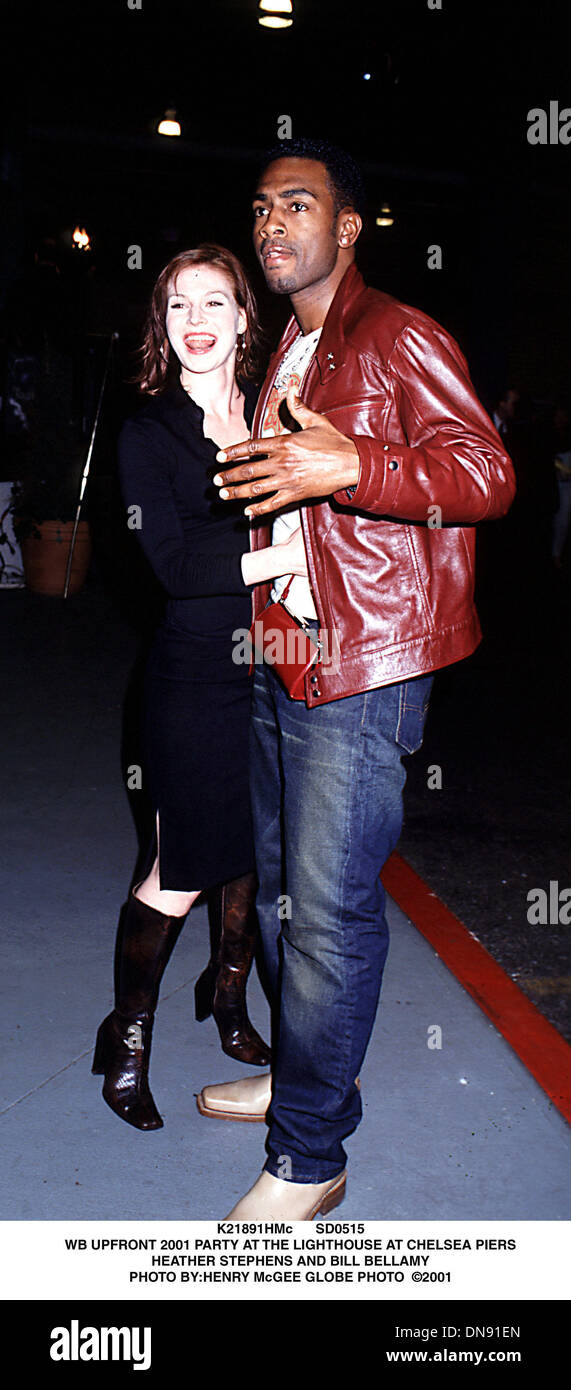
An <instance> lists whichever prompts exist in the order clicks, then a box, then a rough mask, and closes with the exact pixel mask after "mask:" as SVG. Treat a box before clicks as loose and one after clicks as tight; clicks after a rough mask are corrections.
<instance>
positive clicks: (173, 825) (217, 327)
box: [93, 243, 307, 1130]
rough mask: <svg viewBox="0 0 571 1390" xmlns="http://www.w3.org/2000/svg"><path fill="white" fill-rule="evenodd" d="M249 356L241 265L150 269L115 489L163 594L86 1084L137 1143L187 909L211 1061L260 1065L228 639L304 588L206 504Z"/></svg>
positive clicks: (242, 770) (223, 260) (241, 705)
mask: <svg viewBox="0 0 571 1390" xmlns="http://www.w3.org/2000/svg"><path fill="white" fill-rule="evenodd" d="M259 348H260V327H259V320H258V315H257V310H256V304H255V301H254V298H253V295H252V291H251V289H250V286H249V283H248V280H247V278H246V275H245V272H244V269H243V267H242V266H241V264H240V262H239V261H238V260H237V259H236V257H235V256H234V255H233V254H232V253H231V252H230V251H227V250H226V249H225V248H224V247H220V246H217V245H215V244H213V243H204V244H202V245H201V246H198V247H196V248H195V249H194V250H191V251H185V252H183V253H182V254H181V255H178V256H176V257H175V258H174V259H173V260H171V261H170V262H169V264H168V265H167V266H165V268H164V270H163V271H162V273H161V274H160V275H159V278H158V280H157V282H156V285H155V288H154V290H153V295H152V299H151V306H150V312H149V317H148V322H147V329H146V334H145V339H144V344H143V349H142V367H141V372H140V375H139V378H138V380H139V387H140V390H141V392H142V393H143V394H144V396H145V397H146V400H145V404H144V406H143V408H142V410H141V411H140V412H139V414H138V415H137V416H136V417H135V418H134V419H132V420H129V421H127V423H126V424H125V425H124V427H123V430H122V433H121V437H120V444H119V462H120V474H121V484H122V490H123V496H124V500H125V504H126V507H127V510H128V514H129V518H130V525H131V526H132V527H133V529H135V530H136V533H137V536H138V539H139V541H140V543H141V546H142V548H143V550H144V552H145V555H146V556H147V559H148V560H149V561H150V564H151V566H152V568H153V570H154V572H155V574H156V576H157V577H158V579H159V580H160V582H161V584H162V586H163V588H164V590H165V592H166V595H167V602H166V609H165V614H164V618H163V620H162V622H161V624H160V626H159V629H158V631H157V633H156V636H155V640H154V644H153V647H152V651H151V655H150V658H149V663H148V667H147V672H146V681H145V701H144V705H145V715H144V749H145V776H146V777H147V778H148V783H149V787H150V794H151V800H152V803H153V808H154V813H155V827H156V828H155V833H154V836H153V841H152V844H151V845H150V847H149V853H148V856H147V862H146V864H145V866H144V877H143V879H142V881H141V882H140V883H139V884H138V885H137V886H136V887H135V888H134V889H133V890H132V892H131V893H130V896H129V900H128V903H127V905H126V908H125V910H124V914H123V921H122V924H121V926H120V929H119V933H118V939H117V967H116V979H117V987H116V1000H115V1008H114V1010H113V1012H112V1013H111V1014H109V1016H108V1017H107V1018H106V1019H104V1021H103V1023H102V1024H101V1026H100V1028H99V1032H98V1035H97V1043H96V1049H95V1057H94V1062H93V1071H94V1072H95V1073H97V1074H104V1076H105V1081H104V1085H103V1096H104V1099H105V1100H106V1101H107V1104H108V1105H110V1107H111V1109H112V1110H114V1111H115V1113H116V1114H117V1115H119V1116H120V1118H121V1119H123V1120H125V1121H126V1122H127V1123H128V1124H131V1125H134V1126H135V1127H136V1128H137V1129H144V1130H147V1129H158V1128H160V1127H161V1126H162V1123H163V1122H162V1119H161V1117H160V1114H159V1112H158V1110H157V1107H156V1105H155V1102H154V1100H153V1097H152V1094H151V1091H150V1088H149V1083H148V1068H149V1057H150V1049H151V1033H152V1027H153V1018H154V1013H155V1009H156V1005H157V1001H158V994H159V987H160V982H161V978H162V975H163V973H164V970H165V968H166V965H167V963H168V961H169V959H170V956H171V954H172V951H173V949H174V946H175V944H176V941H177V939H178V936H179V934H180V931H181V929H182V926H183V924H184V921H185V918H186V915H187V913H188V912H189V910H190V908H191V906H192V904H193V902H195V901H196V899H197V898H198V897H199V896H200V894H204V895H207V896H208V900H209V909H210V914H211V931H212V955H211V960H210V963H209V965H208V966H207V968H206V970H205V972H204V973H203V975H202V976H201V978H200V980H199V981H198V983H197V987H196V1013H197V1017H198V1018H199V1019H200V1018H206V1017H208V1015H209V1014H210V1013H211V1012H213V1014H214V1017H215V1020H216V1023H217V1025H218V1029H219V1032H220V1037H221V1042H222V1047H223V1050H224V1051H225V1052H226V1053H228V1054H229V1055H230V1056H233V1057H236V1058H238V1059H240V1060H241V1061H244V1062H249V1063H254V1064H256V1065H260V1066H263V1065H266V1064H267V1063H268V1062H269V1061H270V1053H269V1049H268V1048H267V1046H266V1044H265V1043H264V1042H263V1041H262V1039H261V1038H260V1036H259V1034H258V1033H257V1032H256V1031H255V1029H254V1028H253V1027H252V1024H251V1023H250V1020H249V1018H248V1015H247V1011H246V1002H245V991H246V980H247V977H248V974H249V971H250V966H251V963H252V959H253V955H254V949H255V944H256V932H257V927H256V919H255V907H254V900H255V883H256V881H255V873H254V853H253V843H252V828H251V821H250V805H249V793H248V757H247V749H248V727H249V710H250V693H251V682H250V677H249V671H248V666H247V665H244V664H243V660H240V659H238V660H234V659H233V658H236V657H237V656H238V654H239V651H240V652H241V651H243V644H242V646H241V648H240V649H238V648H237V647H236V645H235V644H234V643H233V639H232V634H233V633H234V632H236V630H237V629H238V630H241V631H242V633H243V630H244V628H248V627H249V626H250V622H251V611H250V610H251V586H252V585H254V584H256V583H261V582H264V581H266V580H267V579H271V578H275V577H277V576H281V575H283V574H292V573H298V574H306V573H307V570H306V562H305V552H304V547H303V540H302V538H301V531H297V532H295V533H294V535H293V536H292V537H291V539H290V540H289V541H287V542H286V543H285V544H283V545H275V546H272V547H269V548H268V549H266V550H261V551H258V552H256V553H250V551H249V523H248V519H247V518H246V517H245V516H244V512H243V508H242V506H241V504H238V503H234V504H228V503H227V502H220V501H219V498H218V491H217V489H216V488H215V487H214V485H213V483H212V477H213V475H214V474H215V473H216V472H217V467H218V465H217V464H216V453H217V450H219V449H220V448H224V447H225V446H226V445H229V444H233V443H238V442H239V441H242V440H244V439H246V438H247V437H248V434H249V429H250V425H251V422H252V419H253V414H254V406H255V401H256V395H257V388H256V386H255V384H254V383H255V377H256V369H257V359H258V355H259Z"/></svg>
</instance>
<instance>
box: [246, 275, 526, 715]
mask: <svg viewBox="0 0 571 1390" xmlns="http://www.w3.org/2000/svg"><path fill="white" fill-rule="evenodd" d="M298 332H299V328H298V324H297V322H296V320H295V318H294V317H292V318H291V319H290V320H289V323H288V324H287V326H286V328H285V330H284V333H283V334H282V338H281V341H280V343H279V345H278V348H277V350H276V352H275V353H274V354H273V357H272V358H271V361H270V364H269V368H268V373H267V375H266V379H265V382H264V385H263V387H262V390H261V393H260V397H259V400H258V404H257V407H256V413H255V416H254V421H253V427H252V433H253V436H256V435H258V434H259V432H260V425H261V420H262V416H263V412H264V409H265V405H266V401H267V398H268V395H269V392H270V389H271V386H272V382H273V378H274V375H275V372H276V369H277V366H278V362H279V360H280V358H281V357H282V356H283V353H284V352H285V351H286V349H287V348H288V347H289V346H290V344H291V343H292V342H293V340H294V338H295V337H296V334H297V333H298ZM302 395H303V400H304V401H305V403H306V405H308V406H310V407H311V409H312V410H317V411H319V412H320V413H322V414H324V415H326V416H327V418H328V419H329V420H330V421H331V423H332V424H333V425H335V426H336V427H337V429H339V430H341V432H342V433H343V434H345V435H348V436H349V437H350V438H351V439H352V440H353V441H354V443H355V445H356V447H357V450H358V453H359V458H360V463H361V470H360V476H359V482H358V484H357V488H356V491H355V492H354V493H353V495H352V496H351V497H350V496H349V494H348V493H347V492H346V491H342V492H337V493H335V494H333V495H332V496H331V497H329V498H327V499H323V500H318V501H316V502H313V503H311V504H310V505H305V506H303V505H302V507H301V517H302V526H303V536H304V541H305V548H306V552H307V562H308V570H309V581H310V584H311V588H312V593H313V596H314V602H315V607H316V610H317V613H318V615H319V621H320V624H321V626H322V628H324V629H326V630H327V632H328V633H331V632H333V631H334V632H335V633H336V638H337V641H338V644H339V657H340V659H339V661H335V660H333V661H331V662H330V663H329V664H328V663H327V661H326V662H325V664H324V665H323V666H322V667H321V668H320V670H319V681H318V683H317V682H315V681H314V682H313V684H312V683H311V680H310V677H309V676H307V677H306V680H305V689H306V703H307V704H308V705H310V706H311V705H317V704H324V703H326V702H327V701H328V700H337V699H340V698H341V697H342V696H344V695H353V694H356V693H357V692H359V691H363V690H369V689H372V688H374V687H375V686H381V685H390V684H391V683H392V682H394V681H402V680H407V679H409V678H411V677H413V676H419V675H425V674H427V673H428V672H429V671H434V670H437V669H438V668H439V667H441V666H447V665H449V664H450V663H451V662H453V661H459V660H460V659H461V658H462V657H465V656H468V655H469V654H470V652H472V651H473V650H474V648H475V647H476V646H477V644H478V642H479V640H480V637H481V631H480V625H479V622H478V617H477V614H476V610H475V607H474V598H473V593H474V551H475V523H476V522H477V521H483V520H487V519H488V518H491V517H498V516H502V515H503V513H504V512H506V511H507V510H508V507H509V506H510V503H511V501H512V499H513V496H514V492H515V479H514V473H513V469H512V465H511V462H510V460H509V458H508V456H507V454H506V453H505V450H504V448H503V446H502V442H501V440H500V437H499V435H498V434H497V433H496V430H495V429H494V426H493V425H492V423H491V421H490V420H489V418H488V416H487V415H486V412H485V411H484V409H483V407H482V406H481V405H480V402H479V401H478V399H477V397H476V395H475V394H474V389H473V387H472V384H471V382H470V378H469V375H468V368H467V365H466V361H465V359H464V357H463V356H462V353H461V352H460V350H459V348H458V346H457V344H456V343H455V342H454V340H453V338H451V337H450V336H449V334H448V333H446V332H445V330H444V329H443V328H441V327H440V325H439V324H437V323H435V322H434V320H433V319H430V318H429V317H428V316H427V315H426V314H423V313H422V312H421V311H420V310H418V309H412V308H410V307H409V306H408V305H406V304H400V303H399V302H398V301H397V300H396V299H393V298H391V296H390V295H386V294H382V293H381V292H380V291H378V290H373V289H368V288H367V286H366V285H365V283H364V280H363V278H362V276H361V275H360V273H359V271H358V270H357V268H356V266H355V265H354V264H353V265H351V266H350V267H349V269H348V270H347V272H346V274H345V275H344V277H343V279H342V281H341V283H340V285H339V286H338V289H337V293H336V295H335V298H334V299H333V302H332V304H331V306H330V308H329V312H328V314H327V318H326V320H325V323H324V325H323V331H322V334H321V338H320V340H319V344H318V347H317V351H316V353H315V357H314V359H313V361H312V363H311V365H310V368H309V371H308V373H307V376H306V378H305V383H304V386H303V391H302ZM437 508H440V512H438V511H437V510H436V509H437ZM440 523H441V524H440ZM270 539H271V529H270V526H268V525H267V524H265V523H264V524H262V523H257V524H256V525H255V526H254V527H253V530H252V548H253V549H259V548H261V547H262V546H266V545H268V544H269V543H270ZM270 587H271V586H270V585H261V584H259V585H257V586H256V588H255V590H254V617H257V616H258V614H259V613H260V611H261V609H262V608H263V607H264V606H265V604H266V602H267V599H268V595H269V591H270ZM316 691H317V692H318V693H316Z"/></svg>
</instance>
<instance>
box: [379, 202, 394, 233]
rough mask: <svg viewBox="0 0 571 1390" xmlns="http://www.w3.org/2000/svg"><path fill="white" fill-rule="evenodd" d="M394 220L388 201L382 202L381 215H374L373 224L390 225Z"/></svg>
mask: <svg viewBox="0 0 571 1390" xmlns="http://www.w3.org/2000/svg"><path fill="white" fill-rule="evenodd" d="M394 220H395V219H394V217H393V214H392V212H391V209H390V207H389V205H388V203H383V206H382V208H381V215H380V217H376V218H375V224H376V226H377V227H392V225H393V222H394Z"/></svg>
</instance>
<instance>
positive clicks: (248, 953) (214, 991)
mask: <svg viewBox="0 0 571 1390" xmlns="http://www.w3.org/2000/svg"><path fill="white" fill-rule="evenodd" d="M209 896H210V904H209V906H210V927H211V957H210V961H209V963H208V965H207V967H206V970H204V971H203V973H202V975H201V976H200V978H199V979H198V980H197V982H196V985H195V1002H196V1017H197V1019H198V1020H199V1022H202V1020H203V1019H205V1018H208V1017H209V1016H210V1014H213V1015H214V1020H215V1023H216V1026H217V1028H218V1032H219V1034H220V1041H221V1043H222V1051H223V1052H225V1053H226V1054H227V1056H228V1057H236V1059H237V1060H238V1061H240V1062H248V1063H250V1064H251V1065H253V1066H258V1067H265V1066H267V1065H268V1063H269V1062H270V1061H271V1052H270V1049H269V1047H268V1046H267V1043H265V1042H264V1041H263V1039H262V1038H261V1037H260V1034H259V1033H257V1032H256V1029H255V1028H254V1026H253V1024H252V1023H251V1022H250V1019H249V1018H248V1012H247V1008H246V982H247V979H248V975H249V974H250V969H251V966H252V961H253V959H254V951H255V948H256V939H257V932H258V926H257V920H256V909H255V898H256V876H255V874H244V875H243V877H242V878H235V879H232V880H231V882H230V883H225V884H223V885H222V887H221V888H217V889H216V890H214V892H213V893H212V894H211V895H209Z"/></svg>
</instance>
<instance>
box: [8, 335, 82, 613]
mask: <svg viewBox="0 0 571 1390" xmlns="http://www.w3.org/2000/svg"><path fill="white" fill-rule="evenodd" d="M71 401H72V390H71V362H70V359H69V358H68V357H67V356H66V355H65V354H62V353H58V352H57V351H56V352H54V351H51V352H49V353H48V352H46V353H44V355H43V360H42V364H41V371H40V373H39V381H38V388H37V392H36V398H35V400H34V402H33V404H32V406H31V409H30V414H29V423H28V429H27V431H26V441H25V448H24V450H23V454H22V455H21V458H20V467H19V472H20V478H19V481H18V482H15V483H14V484H13V487H12V511H13V514H14V532H15V535H16V538H17V540H18V541H19V543H20V547H21V551H22V562H23V566H24V574H25V578H26V584H27V587H28V588H29V589H31V590H32V591H33V592H34V593H39V594H52V595H56V594H59V595H63V592H64V585H65V576H66V570H67V563H68V558H69V550H70V545H71V539H72V533H73V526H74V520H75V514H76V509H77V499H78V494H79V486H80V479H81V471H82V463H83V455H84V445H83V443H82V441H81V439H80V438H79V430H78V428H77V426H75V424H74V422H73V419H72V413H71ZM90 558H91V539H90V533H89V525H88V523H87V521H80V523H79V526H78V529H77V535H76V539H75V545H74V552H73V563H72V570H71V579H70V585H69V590H68V592H69V593H70V594H74V593H77V592H78V590H79V589H80V588H81V586H82V584H83V582H84V580H85V577H86V574H87V570H88V568H89V562H90Z"/></svg>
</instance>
